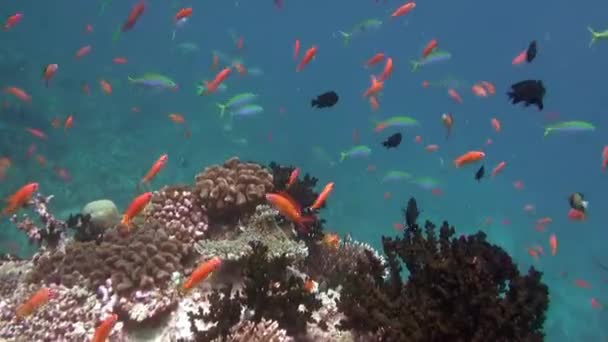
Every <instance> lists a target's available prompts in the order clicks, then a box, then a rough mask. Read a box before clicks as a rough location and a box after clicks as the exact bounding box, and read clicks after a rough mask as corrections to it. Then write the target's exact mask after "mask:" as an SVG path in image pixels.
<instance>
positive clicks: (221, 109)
mask: <svg viewBox="0 0 608 342" xmlns="http://www.w3.org/2000/svg"><path fill="white" fill-rule="evenodd" d="M215 105H216V106H217V108H219V109H220V118H223V117H224V113H225V112H226V105H223V104H221V103H216V104H215Z"/></svg>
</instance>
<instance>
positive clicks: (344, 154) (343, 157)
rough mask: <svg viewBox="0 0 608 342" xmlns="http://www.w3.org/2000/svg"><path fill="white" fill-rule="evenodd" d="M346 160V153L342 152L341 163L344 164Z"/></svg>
mask: <svg viewBox="0 0 608 342" xmlns="http://www.w3.org/2000/svg"><path fill="white" fill-rule="evenodd" d="M344 159H346V152H340V162H343V161H344Z"/></svg>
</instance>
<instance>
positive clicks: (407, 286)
mask: <svg viewBox="0 0 608 342" xmlns="http://www.w3.org/2000/svg"><path fill="white" fill-rule="evenodd" d="M408 207H410V205H408ZM406 212H407V210H406ZM410 212H411V211H410ZM414 220H415V219H414ZM408 221H410V222H408V223H409V226H408V227H407V229H406V230H405V231H404V236H403V238H395V239H391V238H385V237H383V239H382V243H383V246H384V252H385V254H386V255H387V261H388V267H389V273H390V277H389V279H388V280H385V279H384V278H383V277H382V274H381V270H380V269H377V270H376V271H372V270H370V269H369V266H368V264H367V263H359V265H358V269H357V271H356V272H354V273H351V274H348V275H347V276H346V281H345V282H344V289H343V291H342V293H341V298H340V301H339V303H338V308H339V309H340V310H341V311H342V312H343V313H344V314H345V316H346V318H345V319H344V320H342V322H341V328H342V329H353V330H355V331H357V332H362V333H377V334H378V336H379V338H380V339H381V340H383V341H505V342H506V341H542V340H543V331H542V325H543V323H544V320H545V312H546V310H547V306H548V290H547V286H546V285H545V284H543V283H542V282H541V281H540V278H541V273H540V272H538V271H536V270H534V269H533V268H531V269H530V270H529V271H528V273H527V274H526V275H521V274H520V273H519V271H518V270H517V268H516V266H515V265H514V264H513V261H512V260H511V258H510V257H509V255H508V254H507V253H506V252H505V251H504V250H502V249H501V248H500V247H497V246H494V245H491V244H489V243H488V242H487V241H486V235H485V234H484V233H482V232H479V233H477V234H475V235H472V236H468V237H465V236H461V237H460V238H454V234H455V230H454V227H450V226H449V225H448V224H447V222H444V223H443V225H442V226H441V228H440V229H439V234H438V235H437V233H436V231H435V228H436V227H435V225H433V224H432V223H431V222H429V221H427V222H426V223H425V226H424V233H423V230H422V229H421V228H420V227H419V226H418V225H417V224H416V223H414V222H413V221H412V219H411V217H410V218H409V219H408ZM400 260H401V261H403V263H405V265H406V267H407V269H408V271H409V273H410V274H409V279H408V281H407V282H406V283H403V280H402V279H401V275H400V274H401V267H400Z"/></svg>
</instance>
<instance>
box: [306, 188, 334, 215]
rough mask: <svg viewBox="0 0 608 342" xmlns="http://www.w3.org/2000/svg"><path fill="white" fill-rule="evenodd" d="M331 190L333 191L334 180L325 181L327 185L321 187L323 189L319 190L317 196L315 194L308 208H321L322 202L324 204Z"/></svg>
mask: <svg viewBox="0 0 608 342" xmlns="http://www.w3.org/2000/svg"><path fill="white" fill-rule="evenodd" d="M332 191H334V182H329V183H327V185H325V187H324V188H323V191H321V193H320V194H319V196H317V199H316V200H315V202H314V203H313V204H312V205H311V206H310V209H313V210H315V209H319V208H321V206H323V204H325V201H326V200H327V197H329V195H331V193H332Z"/></svg>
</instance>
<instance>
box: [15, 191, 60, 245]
mask: <svg viewBox="0 0 608 342" xmlns="http://www.w3.org/2000/svg"><path fill="white" fill-rule="evenodd" d="M51 199H53V196H52V195H51V196H48V197H45V196H43V195H41V194H40V193H36V194H35V195H34V196H33V197H32V199H31V200H30V202H29V203H28V205H29V206H31V207H32V208H33V210H34V212H35V213H36V215H37V216H38V219H39V220H40V222H41V223H42V225H39V224H37V223H36V222H35V221H34V219H32V218H31V217H29V216H28V215H27V214H21V215H19V214H14V215H13V216H11V218H10V220H11V222H12V223H13V224H14V225H15V226H16V227H17V228H18V229H20V230H22V231H24V232H25V233H26V234H27V237H28V239H29V240H30V242H34V243H38V244H39V245H41V246H42V247H43V248H55V247H57V246H59V245H60V244H61V243H63V241H64V239H65V230H66V228H67V225H66V223H65V222H63V221H62V220H59V219H57V218H55V216H54V215H53V214H52V213H51V212H50V211H49V210H48V205H49V202H50V201H51Z"/></svg>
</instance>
